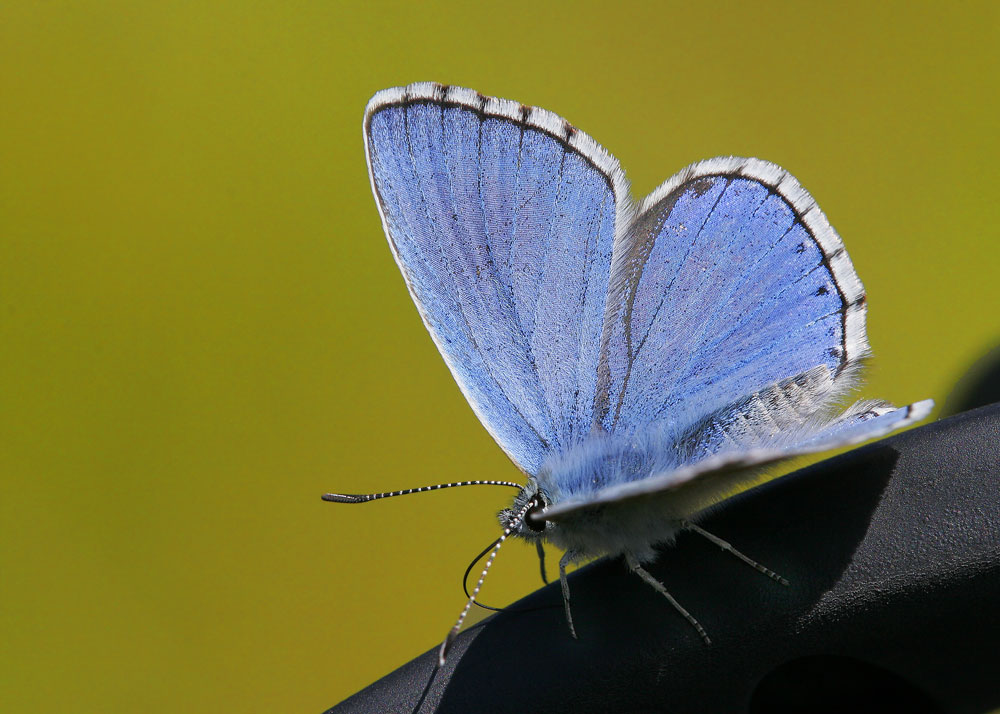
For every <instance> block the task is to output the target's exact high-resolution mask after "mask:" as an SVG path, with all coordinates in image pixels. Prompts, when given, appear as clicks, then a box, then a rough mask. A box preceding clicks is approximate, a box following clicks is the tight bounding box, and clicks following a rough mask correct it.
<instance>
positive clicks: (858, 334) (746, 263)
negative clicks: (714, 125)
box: [598, 157, 868, 432]
mask: <svg viewBox="0 0 1000 714" xmlns="http://www.w3.org/2000/svg"><path fill="white" fill-rule="evenodd" d="M864 314H865V307H864V290H863V288H862V286H861V283H860V281H859V280H858V278H857V275H856V273H855V272H854V269H853V266H851V263H850V259H849V258H848V257H847V254H846V252H845V251H844V249H843V244H842V243H841V241H840V239H839V237H838V236H837V235H836V233H835V232H834V231H833V229H832V228H831V227H830V225H829V223H828V222H827V221H826V218H825V217H824V216H823V214H822V213H821V212H820V211H819V209H818V207H817V206H816V204H815V203H814V202H813V201H812V199H811V197H809V195H808V194H807V193H806V192H805V191H804V190H803V189H802V188H801V186H799V184H798V182H797V181H795V179H794V178H792V177H791V176H790V175H788V174H787V173H786V172H785V171H784V170H782V169H781V168H779V167H777V166H775V165H774V164H769V163H766V162H763V161H758V160H753V159H739V158H734V157H729V158H720V159H712V160H709V161H705V162H701V163H699V164H695V165H693V166H691V167H688V168H687V169H685V170H684V171H682V172H680V173H679V174H678V175H677V176H675V177H673V178H672V179H670V180H669V181H667V182H666V183H665V184H664V185H663V186H661V187H660V188H659V189H657V191H654V192H653V194H652V195H651V196H650V197H649V198H647V199H646V200H645V201H644V202H643V205H642V206H641V207H640V211H639V215H638V217H637V219H636V221H635V223H634V224H633V226H632V228H631V229H630V230H629V231H627V232H625V233H623V234H622V235H621V236H620V238H619V239H618V241H616V246H615V257H614V261H613V267H612V279H611V293H610V297H609V308H608V316H607V319H606V322H605V330H604V334H603V338H602V340H603V347H602V350H603V351H602V361H601V368H602V373H601V379H602V390H601V391H600V392H599V394H598V416H599V419H600V422H601V424H602V426H603V427H604V428H605V429H606V430H607V431H611V432H615V431H634V430H636V429H641V428H642V427H644V426H646V425H648V424H650V423H652V422H656V421H661V420H668V421H670V422H672V423H675V424H678V425H683V424H685V423H689V422H691V421H693V420H695V419H697V418H699V417H701V416H702V415H704V414H708V413H711V412H712V411H714V410H716V409H719V408H721V407H723V406H725V405H727V404H731V403H734V402H736V401H737V400H739V399H740V398H742V397H744V396H745V395H749V394H753V393H754V392H756V391H759V390H760V389H763V388H765V387H766V386H767V385H770V384H774V383H776V382H778V381H780V380H782V379H785V378H788V377H791V376H793V375H797V374H800V373H803V372H806V371H807V370H809V369H811V368H815V367H818V366H826V367H827V368H828V369H829V370H830V372H831V374H833V375H834V378H835V379H836V380H838V381H841V382H843V383H845V384H844V386H846V382H847V381H849V378H850V375H851V374H852V372H853V371H854V370H853V369H852V367H853V366H854V365H856V364H857V362H858V361H859V360H860V359H861V358H863V357H864V356H865V355H866V354H867V351H868V346H867V340H866V337H865V329H864ZM841 391H842V390H841Z"/></svg>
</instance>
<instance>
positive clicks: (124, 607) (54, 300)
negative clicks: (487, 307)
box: [0, 0, 1000, 712]
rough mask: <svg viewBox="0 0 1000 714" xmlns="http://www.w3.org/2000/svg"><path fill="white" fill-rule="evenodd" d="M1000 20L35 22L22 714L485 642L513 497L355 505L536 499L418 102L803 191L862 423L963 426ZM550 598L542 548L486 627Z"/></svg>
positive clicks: (150, 702) (508, 13)
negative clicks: (374, 185)
mask: <svg viewBox="0 0 1000 714" xmlns="http://www.w3.org/2000/svg"><path fill="white" fill-rule="evenodd" d="M997 7H998V6H997V5H996V4H995V3H989V2H981V3H973V2H970V3H959V4H957V5H951V6H948V7H945V6H943V5H941V4H940V3H924V4H919V3H911V2H905V3H903V2H895V3H884V4H877V5H873V4H870V3H861V2H856V3H838V4H837V5H836V6H835V7H828V8H823V7H820V6H819V4H805V3H792V2H787V3H775V4H768V5H766V6H763V7H762V6H761V4H759V3H753V4H747V3H731V4H727V3H723V4H719V3H712V4H699V3H688V2H685V3H680V2H670V3H657V4H655V5H654V4H645V3H638V2H630V1H628V0H619V1H618V2H615V3H609V4H604V3H596V2H582V3H575V4H574V5H573V7H572V9H568V8H567V6H565V5H563V4H560V3H553V4H551V5H550V4H547V3H544V2H538V0H527V1H521V0H516V1H514V2H507V3H504V4H503V6H502V7H498V6H496V4H494V3H482V4H473V3H458V2H454V3H440V2H424V3H411V2H405V3H403V2H401V3H381V2H366V3H357V4H355V5H353V6H351V5H349V4H346V3H328V2H245V1H240V2H208V3H206V2H177V3H174V2H172V3H162V2H161V3H154V2H148V3H124V2H74V3H62V2H45V3H36V2H18V1H15V2H6V3H4V4H3V7H2V8H0V68H2V69H0V98H2V99H0V101H2V106H3V108H2V110H0V479H2V480H0V489H2V490H0V529H2V537H0V581H2V582H0V600H2V603H0V627H2V632H0V709H2V710H3V711H18V712H28V711H59V710H63V709H65V710H72V711H77V712H97V711H100V712H118V711H122V712H131V711H145V712H176V711H192V712H194V711H197V712H202V711H204V712H214V711H239V712H274V711H287V712H292V711H296V712H298V711H302V712H319V711H322V710H323V709H324V708H325V707H327V706H329V705H331V704H334V703H335V702H337V701H339V700H341V699H342V698H344V697H346V696H347V695H349V694H351V693H353V692H354V691H356V690H357V689H359V688H361V687H363V686H365V685H366V684H368V683H369V682H371V681H372V680H373V679H375V678H377V677H379V676H380V675H382V674H384V673H386V672H387V671H389V670H390V669H393V668H394V667H396V666H398V665H399V664H401V663H403V662H405V661H406V660H408V659H410V658H411V657H413V656H414V655H416V654H418V653H420V652H423V651H424V650H426V649H428V648H430V647H432V646H435V645H436V644H437V643H438V642H440V640H441V639H442V637H443V636H444V635H445V633H446V632H447V630H448V628H449V627H451V625H452V623H453V622H454V618H455V617H456V616H457V614H458V611H459V609H460V608H461V606H462V604H463V602H464V597H463V596H462V593H461V588H460V580H461V575H462V572H463V571H464V569H465V566H466V565H467V564H468V562H469V560H470V559H471V558H472V556H474V555H475V554H476V553H477V552H478V551H479V550H480V549H481V548H482V547H483V546H485V545H486V544H487V543H488V542H489V541H490V540H492V539H493V538H495V537H496V535H497V532H498V526H497V524H496V521H495V517H494V514H495V512H496V511H497V510H498V509H499V508H501V507H502V506H504V505H505V504H506V499H508V497H509V496H510V494H509V493H507V491H500V490H490V489H456V490H454V491H450V492H441V493H437V494H434V495H421V496H419V497H417V496H415V497H413V498H409V499H396V500H395V501H388V502H384V503H377V504H371V505H369V506H366V507H362V506H358V507H347V506H336V505H333V504H327V503H322V502H321V501H320V499H319V496H320V494H321V493H322V492H324V491H327V490H341V491H348V492H351V491H356V492H362V491H372V490H379V491H381V490H390V489H396V488H402V487H411V486H420V485H426V484H430V483H437V482H441V481H453V480H460V479H467V478H488V479H518V478H520V476H519V474H518V472H517V471H516V469H514V467H513V466H512V465H511V464H510V462H508V460H507V459H506V458H505V457H504V455H503V454H502V452H501V451H500V449H499V448H498V447H496V445H495V444H494V443H493V442H492V441H491V439H490V437H489V436H488V435H487V433H486V431H485V430H484V429H483V428H482V427H481V426H480V425H479V423H478V422H477V420H476V418H475V416H474V415H473V413H472V411H471V410H470V409H469V407H468V406H467V405H466V403H465V401H464V399H463V398H462V396H461V394H460V393H459V391H458V389H457V387H456V386H455V384H454V383H453V381H452V379H451V376H450V374H449V373H448V371H447V369H446V368H445V366H444V364H443V362H442V361H441V359H440V357H439V356H438V354H437V352H436V350H435V348H434V346H433V344H432V343H431V340H430V338H429V337H428V336H427V334H426V333H425V331H424V328H423V325H422V324H421V322H420V320H419V318H418V316H417V313H416V310H415V309H414V308H413V306H412V303H411V301H410V298H409V296H408V295H407V292H406V289H405V287H404V285H403V281H402V280H401V279H400V276H399V273H398V270H397V269H396V266H395V265H394V263H393V260H392V257H391V256H390V253H389V250H388V247H387V246H386V243H385V239H384V237H383V235H382V229H381V225H380V223H379V219H378V214H377V212H376V209H375V205H374V202H373V200H372V197H371V191H370V188H369V183H368V177H367V172H366V168H365V159H364V154H363V147H362V138H361V115H362V110H363V109H364V106H365V103H366V101H367V100H368V98H369V97H370V96H371V95H372V94H373V93H374V92H375V91H377V90H378V89H381V88H383V87H390V86H395V85H400V84H406V83H409V82H412V81H417V80H436V81H440V82H445V83H450V84H458V85H463V86H469V87H472V88H474V89H477V90H479V91H481V92H483V93H486V94H491V95H497V96H502V97H508V98H511V99H516V100H519V101H521V102H524V103H528V104H537V105H541V106H543V107H545V108H547V109H551V110H553V111H555V112H556V113H558V114H561V115H563V116H565V117H566V118H568V119H569V120H570V121H571V122H573V123H574V124H575V125H576V126H578V127H580V128H581V129H583V130H584V131H586V132H588V133H590V134H591V135H592V136H594V137H595V138H596V139H597V140H598V141H600V142H601V143H602V144H603V145H604V146H606V147H607V148H608V149H609V150H610V151H611V152H612V153H614V154H615V155H617V156H618V157H619V158H620V159H621V162H622V164H623V166H624V167H625V168H626V170H627V171H628V173H629V176H630V178H631V180H632V185H633V190H634V192H635V194H636V196H641V195H644V194H645V193H647V192H648V191H650V190H651V189H653V188H654V187H655V186H656V185H657V184H659V183H660V182H661V181H663V180H664V179H666V178H667V177H668V176H669V175H670V174H672V173H673V172H675V171H676V170H678V169H680V168H681V167H683V166H685V165H687V164H688V163H691V162H692V161H695V160H698V159H702V158H706V157H710V156H716V155H720V154H738V155H749V156H759V157H761V158H765V159H768V160H771V161H775V162H777V163H779V164H781V165H782V166H784V167H786V168H787V169H788V170H789V171H791V172H792V173H793V174H794V175H795V176H797V177H798V178H799V179H800V181H801V182H802V183H803V184H804V185H805V186H806V188H807V189H808V190H809V191H810V192H811V193H812V194H813V195H814V196H815V197H816V198H817V199H818V201H819V203H820V205H821V206H822V207H823V209H824V211H825V212H826V214H827V215H828V217H829V218H830V220H831V222H832V223H833V225H834V226H835V227H836V228H837V230H838V231H839V232H840V234H841V235H842V236H843V238H844V241H845V243H846V245H847V247H848V249H849V250H850V253H851V256H852V257H853V260H854V264H855V266H856V267H857V270H858V273H859V274H860V275H861V278H862V280H863V281H864V283H865V285H866V287H867V289H868V293H869V304H870V311H869V334H870V338H871V342H872V345H873V347H874V351H875V358H874V360H873V361H872V363H871V368H870V370H869V378H868V381H867V383H866V386H865V387H864V388H863V390H862V396H865V397H884V398H888V399H891V400H893V401H895V402H897V403H908V402H910V401H913V400H916V399H922V398H926V397H933V398H934V399H936V400H937V401H938V404H941V403H942V402H943V401H944V399H945V397H947V396H948V394H949V392H950V391H951V389H952V386H953V385H954V384H955V383H956V381H957V380H958V379H959V377H960V376H961V375H962V374H963V373H964V372H965V371H966V370H967V369H968V367H969V366H970V365H971V364H972V363H973V362H974V361H975V360H976V359H977V358H979V357H980V356H981V355H983V354H985V353H986V352H987V351H988V350H989V349H991V348H992V347H994V346H995V345H996V344H997V343H998V341H1000V318H998V308H1000V298H998V297H997V280H998V276H1000V250H998V235H1000V233H998V230H1000V229H998V225H1000V215H998V214H1000V208H998V206H1000V202H998V201H997V192H998V190H1000V174H998V172H997V168H996V167H997V163H998V161H997V160H998V152H997V135H998V132H997V105H996V97H997V94H998V90H1000V87H998V81H997V77H998V72H997V70H998V66H997V54H996V53H997V47H998V46H1000V32H998V27H1000V24H998V19H1000V16H998V10H997ZM539 584H540V583H539V581H538V572H537V565H536V561H535V559H534V553H533V550H532V549H530V548H528V547H524V546H523V545H512V546H509V547H508V548H507V549H505V552H504V553H503V555H502V556H501V558H500V559H499V560H498V561H497V565H496V567H495V568H494V571H493V573H492V575H491V577H490V580H489V581H488V583H487V586H486V588H485V590H484V593H483V599H484V600H485V601H487V602H491V603H493V604H498V605H499V604H505V603H507V602H510V601H512V600H513V599H516V598H518V597H519V596H521V595H523V594H526V593H528V592H530V591H531V590H533V589H535V588H536V587H537V586H538V585H539ZM556 614H558V613H556ZM556 614H554V615H553V616H556Z"/></svg>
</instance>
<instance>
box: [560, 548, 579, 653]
mask: <svg viewBox="0 0 1000 714" xmlns="http://www.w3.org/2000/svg"><path fill="white" fill-rule="evenodd" d="M575 557H576V553H574V552H573V551H572V550H567V551H566V552H565V553H563V557H561V558H560V559H559V584H560V585H561V586H562V596H563V607H564V608H565V609H566V624H568V625H569V634H571V635H573V639H574V640H575V639H578V638H577V636H576V628H575V627H573V613H571V612H570V610H569V582H568V581H567V580H566V566H567V565H569V564H570V563H571V562H572V561H573V559H574V558H575Z"/></svg>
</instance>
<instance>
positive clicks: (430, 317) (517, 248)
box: [365, 84, 628, 473]
mask: <svg viewBox="0 0 1000 714" xmlns="http://www.w3.org/2000/svg"><path fill="white" fill-rule="evenodd" d="M365 139H366V146H367V150H368V161H369V168H370V173H371V178H372V187H373V190H374V192H375V196H376V199H377V202H378V205H379V210H380V213H381V215H382V219H383V224H384V227H385V230H386V234H387V236H388V238H389V242H390V245H391V247H392V249H393V253H394V255H395V257H396V260H397V262H398V264H399V266H400V269H401V271H402V273H403V275H404V277H405V279H406V283H407V286H408V287H409V289H410V292H411V294H412V296H413V299H414V302H415V303H416V305H417V307H418V309H419V311H420V313H421V316H422V317H423V319H424V322H425V324H426V325H427V327H428V329H429V331H430V333H431V335H432V337H433V338H434V341H435V343H436V344H437V346H438V348H439V349H440V351H441V353H442V356H443V357H444V359H445V362H446V363H447V364H448V366H449V368H450V369H451V371H452V373H453V374H454V376H455V378H456V381H457V382H458V384H459V386H460V388H461V389H462V391H463V393H464V394H465V396H466V398H467V399H468V400H469V402H470V404H471V405H472V407H473V409H474V410H475V411H476V414H477V415H478V416H479V418H480V419H481V420H482V422H483V423H484V425H485V426H486V428H487V429H488V430H489V431H490V433H491V434H492V435H493V436H494V438H495V439H496V440H497V442H498V443H499V444H500V446H501V447H502V448H503V449H504V450H505V451H506V452H507V454H508V455H509V456H510V457H511V459H512V460H513V461H514V462H515V463H516V464H517V465H518V466H519V467H520V468H521V469H522V470H524V471H526V472H528V473H535V472H536V471H537V470H538V468H539V466H540V465H541V463H542V460H543V459H544V457H545V455H546V454H547V453H549V452H551V451H552V450H556V449H560V448H564V447H566V446H568V445H569V444H571V443H573V442H574V441H578V440H579V439H581V438H582V437H583V436H585V435H586V434H587V433H589V431H590V429H591V427H592V425H593V421H594V416H593V405H594V400H593V394H594V392H595V389H596V381H597V376H596V375H597V361H598V355H599V344H600V335H601V330H602V325H603V316H604V313H605V300H606V294H607V284H608V275H609V272H610V263H611V252H612V242H613V236H614V232H615V221H616V218H617V216H618V206H619V202H623V201H627V195H628V191H627V186H626V184H625V181H624V177H623V175H622V174H621V171H620V169H619V168H618V165H617V162H615V161H614V159H612V158H611V157H610V156H608V155H607V153H606V152H604V151H603V149H601V148H600V147H599V146H598V145H597V144H596V142H593V140H592V139H590V138H589V137H587V136H586V135H584V134H582V133H580V132H577V131H576V130H575V129H573V128H572V127H570V126H569V125H568V124H567V123H566V122H565V121H564V120H562V119H559V118H558V117H556V116H555V115H552V114H550V113H548V112H544V111H542V110H539V109H534V108H529V107H524V106H522V105H518V104H515V103H513V102H507V101H504V100H498V99H491V98H486V97H483V96H482V95H478V94H476V93H474V92H471V91H469V90H463V89H459V88H447V87H442V86H440V85H433V84H421V85H411V86H410V87H406V88H401V89H394V90H386V91H384V92H380V93H379V94H378V95H376V96H375V97H374V98H373V99H372V101H371V102H370V103H369V107H368V109H367V111H366V114H365Z"/></svg>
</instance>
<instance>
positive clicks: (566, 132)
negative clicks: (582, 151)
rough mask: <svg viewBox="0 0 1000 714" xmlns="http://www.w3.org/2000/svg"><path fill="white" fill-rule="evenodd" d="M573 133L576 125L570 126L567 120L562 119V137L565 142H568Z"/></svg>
mask: <svg viewBox="0 0 1000 714" xmlns="http://www.w3.org/2000/svg"><path fill="white" fill-rule="evenodd" d="M575 134H576V127H574V126H572V125H571V124H570V123H569V122H568V121H566V120H563V139H565V140H566V143H569V141H570V139H572V138H573V136H574V135H575Z"/></svg>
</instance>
